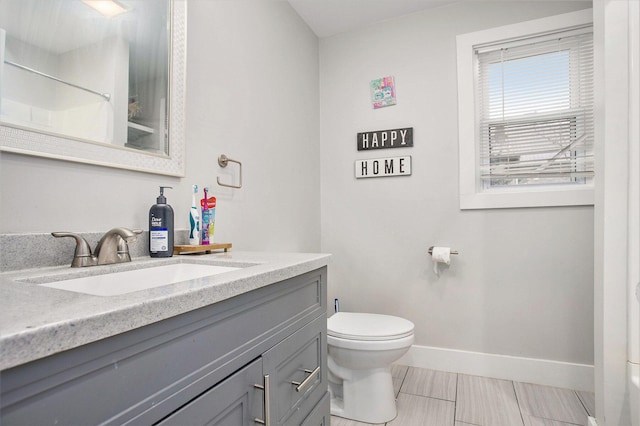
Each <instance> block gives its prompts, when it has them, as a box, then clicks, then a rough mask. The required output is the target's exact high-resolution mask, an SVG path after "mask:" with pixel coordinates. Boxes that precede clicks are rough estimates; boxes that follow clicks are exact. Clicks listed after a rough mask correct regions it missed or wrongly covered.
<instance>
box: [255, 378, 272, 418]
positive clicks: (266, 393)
mask: <svg viewBox="0 0 640 426" xmlns="http://www.w3.org/2000/svg"><path fill="white" fill-rule="evenodd" d="M253 386H254V387H255V388H256V389H263V390H264V420H262V419H259V418H257V417H256V418H255V419H253V421H254V422H256V423H260V424H261V425H265V426H269V425H270V424H271V421H270V420H269V419H270V418H271V407H270V404H271V395H270V393H271V391H270V388H269V375H268V374H267V375H265V376H264V386H263V385H253Z"/></svg>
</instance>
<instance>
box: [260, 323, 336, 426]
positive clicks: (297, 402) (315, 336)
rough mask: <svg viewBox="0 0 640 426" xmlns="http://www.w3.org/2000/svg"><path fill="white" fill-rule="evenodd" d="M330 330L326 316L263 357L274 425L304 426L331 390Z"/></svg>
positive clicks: (271, 418)
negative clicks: (328, 338) (268, 380)
mask: <svg viewBox="0 0 640 426" xmlns="http://www.w3.org/2000/svg"><path fill="white" fill-rule="evenodd" d="M326 328H327V320H326V316H325V315H322V316H320V317H318V318H316V319H315V320H314V321H313V322H311V323H309V324H307V325H306V326H304V327H303V328H301V329H300V330H298V331H297V332H296V333H294V334H292V335H291V336H289V337H288V338H286V339H284V340H283V341H282V342H280V343H278V344H277V345H276V346H274V347H273V348H271V349H270V350H268V351H267V352H265V353H264V354H263V356H262V362H263V368H264V374H265V375H267V374H268V375H269V378H270V383H271V395H270V401H271V404H270V405H271V407H270V420H271V425H295V426H298V425H300V424H301V423H302V421H303V420H304V419H305V418H306V417H307V415H308V414H309V413H310V412H311V411H312V410H313V408H314V407H315V406H316V404H317V403H318V401H320V399H322V397H323V396H324V394H325V392H326V391H327V372H326V366H327V359H326V356H327V354H326V347H327V346H326V345H327V342H326V340H327V337H326Z"/></svg>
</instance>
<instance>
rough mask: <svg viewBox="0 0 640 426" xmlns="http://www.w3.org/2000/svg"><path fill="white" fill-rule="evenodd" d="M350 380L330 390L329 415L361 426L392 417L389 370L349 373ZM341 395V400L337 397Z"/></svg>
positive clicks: (391, 385) (381, 421) (333, 384)
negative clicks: (362, 423) (356, 422)
mask: <svg viewBox="0 0 640 426" xmlns="http://www.w3.org/2000/svg"><path fill="white" fill-rule="evenodd" d="M350 373H351V374H350V375H351V377H350V378H348V379H344V380H342V381H341V383H330V385H329V386H330V388H331V387H334V388H335V387H338V389H334V390H333V391H331V415H333V416H338V417H344V418H346V419H350V420H355V421H358V422H364V423H385V422H388V421H391V420H393V419H395V418H396V415H397V413H398V412H397V409H396V398H395V394H394V390H393V379H392V377H391V369H390V368H388V367H386V368H376V369H372V370H351V371H350ZM340 396H342V398H340Z"/></svg>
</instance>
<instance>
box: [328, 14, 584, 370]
mask: <svg viewBox="0 0 640 426" xmlns="http://www.w3.org/2000/svg"><path fill="white" fill-rule="evenodd" d="M590 6H591V4H590V2H495V3H487V2H463V3H457V4H454V5H450V6H448V7H444V8H439V9H434V10H430V11H427V12H424V13H418V14H414V15H410V16H407V17H404V18H402V19H398V20H390V21H387V22H384V23H381V24H378V25H375V26H371V27H369V28H365V29H363V30H359V31H355V32H350V33H346V34H342V35H337V36H334V37H330V38H326V39H322V40H321V42H320V94H321V95H320V102H321V104H320V117H321V120H320V127H321V138H320V145H321V169H322V175H321V182H322V189H321V193H322V226H321V229H322V250H323V251H325V252H330V253H333V254H334V257H333V260H332V264H331V269H330V271H331V272H330V280H329V297H330V298H333V297H339V298H340V304H341V309H342V310H344V311H368V312H378V313H388V314H392V315H400V316H404V317H406V318H408V319H410V320H411V321H413V322H414V323H415V324H416V342H415V343H416V344H417V345H424V346H434V347H442V348H450V349H459V350H468V351H477V352H483V353H492V354H503V355H513V356H522V357H530V358H540V359H549V360H557V361H569V362H575V363H584V364H593V208H592V207H560V208H531V209H502V210H475V211H461V210H460V209H459V204H458V203H459V197H458V140H457V88H456V44H455V36H456V35H457V34H462V33H468V32H472V31H478V30H481V29H484V28H490V27H493V26H499V25H506V24H510V23H515V22H521V21H526V20H530V19H535V18H539V17H543V16H548V15H554V14H558V13H565V12H570V11H573V10H577V9H582V8H586V7H590ZM386 75H393V76H395V83H396V87H397V99H398V104H397V105H395V106H391V107H386V108H382V109H378V110H373V109H372V107H371V102H370V94H369V88H368V83H369V81H370V80H372V79H374V78H379V77H383V76H386ZM399 127H413V128H414V147H413V148H403V149H395V150H379V151H375V152H373V151H364V152H363V151H361V152H357V151H356V134H357V133H358V132H362V131H370V130H382V129H394V128H399ZM396 155H411V156H412V157H413V167H412V170H413V174H412V176H410V177H392V178H375V179H359V180H356V179H355V178H354V160H356V159H361V158H380V157H385V156H396ZM432 245H436V246H450V247H452V248H454V249H457V250H459V251H460V255H459V256H453V260H452V265H451V267H450V268H449V269H448V270H445V271H443V272H442V274H441V276H440V278H438V277H436V276H435V274H434V272H433V269H432V265H431V262H430V257H429V256H428V255H427V249H428V247H429V246H432Z"/></svg>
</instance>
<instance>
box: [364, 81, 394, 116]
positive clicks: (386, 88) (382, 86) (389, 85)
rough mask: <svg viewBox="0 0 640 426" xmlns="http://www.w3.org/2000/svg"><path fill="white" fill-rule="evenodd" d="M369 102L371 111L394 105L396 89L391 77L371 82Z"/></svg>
mask: <svg viewBox="0 0 640 426" xmlns="http://www.w3.org/2000/svg"><path fill="white" fill-rule="evenodd" d="M370 86H371V101H372V102H373V109H378V108H382V107H386V106H391V105H395V104H396V88H395V84H394V82H393V76H388V77H382V78H377V79H375V80H371V85H370Z"/></svg>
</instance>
